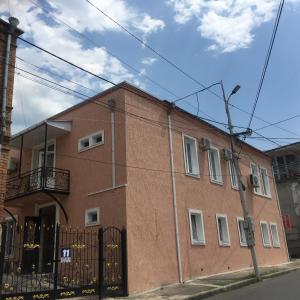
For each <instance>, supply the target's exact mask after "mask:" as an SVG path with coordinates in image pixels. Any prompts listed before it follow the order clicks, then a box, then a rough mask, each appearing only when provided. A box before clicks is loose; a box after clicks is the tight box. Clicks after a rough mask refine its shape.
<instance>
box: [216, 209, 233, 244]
mask: <svg viewBox="0 0 300 300" xmlns="http://www.w3.org/2000/svg"><path fill="white" fill-rule="evenodd" d="M216 219H217V228H218V237H219V244H220V246H229V245H230V238H229V229H228V222H227V216H226V215H219V214H217V215H216Z"/></svg>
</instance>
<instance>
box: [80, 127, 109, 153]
mask: <svg viewBox="0 0 300 300" xmlns="http://www.w3.org/2000/svg"><path fill="white" fill-rule="evenodd" d="M98 134H101V135H102V141H101V142H99V143H95V142H94V140H93V138H94V137H95V136H97V135H98ZM83 140H88V141H89V146H88V147H82V146H81V142H82V141H83ZM103 144H104V130H103V129H102V130H99V131H97V132H94V133H91V134H89V135H87V136H84V137H82V138H80V139H79V140H78V152H83V151H86V150H89V149H91V148H94V147H97V146H100V145H103Z"/></svg>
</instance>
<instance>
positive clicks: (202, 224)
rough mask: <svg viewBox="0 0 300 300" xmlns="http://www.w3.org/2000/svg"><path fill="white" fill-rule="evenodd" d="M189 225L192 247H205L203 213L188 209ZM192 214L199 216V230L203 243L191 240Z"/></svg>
mask: <svg viewBox="0 0 300 300" xmlns="http://www.w3.org/2000/svg"><path fill="white" fill-rule="evenodd" d="M188 212H189V224H190V237H191V243H192V245H205V244H206V239H205V228H204V221H203V213H202V210H197V209H189V210H188ZM192 214H197V215H200V216H201V227H202V228H201V229H202V234H203V241H195V240H194V239H193V228H192V217H191V215H192Z"/></svg>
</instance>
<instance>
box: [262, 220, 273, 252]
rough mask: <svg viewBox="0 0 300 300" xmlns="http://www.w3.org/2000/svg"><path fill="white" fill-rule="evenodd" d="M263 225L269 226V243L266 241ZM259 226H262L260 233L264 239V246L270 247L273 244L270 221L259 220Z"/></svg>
mask: <svg viewBox="0 0 300 300" xmlns="http://www.w3.org/2000/svg"><path fill="white" fill-rule="evenodd" d="M262 225H266V227H267V233H268V239H269V243H266V242H265V241H264V233H263V228H262ZM259 226H260V233H261V239H262V242H263V246H264V247H265V248H270V247H271V246H272V241H271V235H270V228H269V223H268V222H267V221H260V222H259Z"/></svg>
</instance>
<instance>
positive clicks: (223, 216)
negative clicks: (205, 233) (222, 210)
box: [216, 214, 230, 247]
mask: <svg viewBox="0 0 300 300" xmlns="http://www.w3.org/2000/svg"><path fill="white" fill-rule="evenodd" d="M219 218H224V219H225V220H226V229H227V234H228V242H223V241H221V238H220V229H219V222H218V219H219ZM216 224H217V231H218V240H219V245H220V246H224V247H229V246H230V233H229V226H228V218H227V215H225V214H216Z"/></svg>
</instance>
